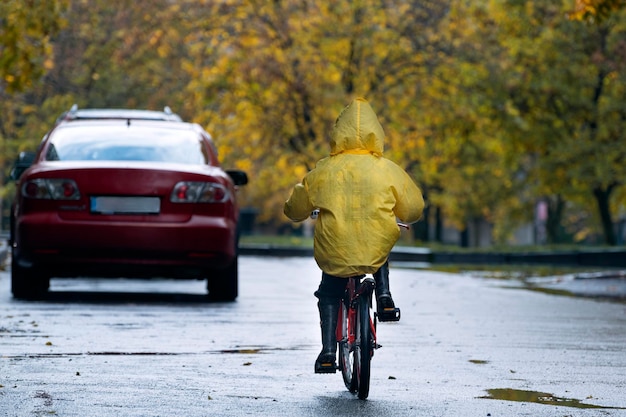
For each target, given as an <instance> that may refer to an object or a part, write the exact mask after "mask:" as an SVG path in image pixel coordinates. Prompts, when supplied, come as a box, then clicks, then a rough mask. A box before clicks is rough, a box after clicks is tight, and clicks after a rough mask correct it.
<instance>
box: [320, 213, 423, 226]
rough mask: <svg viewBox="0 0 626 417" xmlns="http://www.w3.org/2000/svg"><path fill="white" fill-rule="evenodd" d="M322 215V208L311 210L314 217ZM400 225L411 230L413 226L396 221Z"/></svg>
mask: <svg viewBox="0 0 626 417" xmlns="http://www.w3.org/2000/svg"><path fill="white" fill-rule="evenodd" d="M319 215H320V210H319V209H315V210H313V211H312V212H311V218H312V219H317V218H318V217H319ZM396 223H397V225H398V227H400V228H402V229H405V230H409V229H410V228H411V227H410V226H409V225H408V224H406V223H400V222H396Z"/></svg>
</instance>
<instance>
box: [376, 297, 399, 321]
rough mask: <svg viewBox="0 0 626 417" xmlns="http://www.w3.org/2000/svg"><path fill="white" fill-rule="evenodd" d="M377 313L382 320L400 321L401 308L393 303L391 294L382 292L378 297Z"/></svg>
mask: <svg viewBox="0 0 626 417" xmlns="http://www.w3.org/2000/svg"><path fill="white" fill-rule="evenodd" d="M376 314H377V315H378V320H380V321H400V309H399V308H397V307H396V306H395V304H394V303H393V299H392V298H391V294H381V295H380V296H378V297H377V298H376Z"/></svg>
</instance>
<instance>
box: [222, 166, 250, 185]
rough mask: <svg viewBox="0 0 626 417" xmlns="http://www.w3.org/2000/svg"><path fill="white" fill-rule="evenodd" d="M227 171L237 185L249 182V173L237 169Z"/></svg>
mask: <svg viewBox="0 0 626 417" xmlns="http://www.w3.org/2000/svg"><path fill="white" fill-rule="evenodd" d="M226 173H227V174H228V176H229V177H230V178H231V179H232V180H233V182H234V183H235V185H246V184H247V183H248V174H246V173H245V172H244V171H239V170H237V169H232V170H227V171H226Z"/></svg>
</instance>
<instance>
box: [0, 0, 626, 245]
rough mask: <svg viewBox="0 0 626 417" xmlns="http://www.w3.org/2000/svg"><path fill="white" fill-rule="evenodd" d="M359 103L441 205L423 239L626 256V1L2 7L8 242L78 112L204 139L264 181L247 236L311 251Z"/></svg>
mask: <svg viewBox="0 0 626 417" xmlns="http://www.w3.org/2000/svg"><path fill="white" fill-rule="evenodd" d="M357 96H361V97H365V98H367V99H368V100H369V101H370V103H371V105H372V107H373V108H374V110H375V111H376V112H377V113H378V115H379V118H380V121H381V123H382V125H383V128H384V129H385V133H386V144H385V146H386V148H385V156H386V157H388V158H389V159H391V160H393V161H394V162H396V163H398V164H400V165H401V166H402V167H404V168H405V169H406V170H407V172H409V173H410V174H411V176H412V177H413V178H414V179H415V181H416V183H417V184H418V185H419V186H420V188H421V189H422V190H423V193H424V196H425V198H426V200H427V210H426V212H425V214H424V218H423V220H422V221H420V222H419V223H417V224H416V225H415V226H414V227H413V228H412V230H411V232H410V233H408V234H405V236H404V237H403V239H405V241H406V242H407V243H409V244H416V245H437V244H441V245H456V246H462V247H494V246H502V245H504V246H527V245H539V246H549V245H594V246H617V245H624V240H625V239H626V187H625V181H626V133H625V132H626V2H624V1H623V0H605V1H601V0H562V1H561V0H556V1H555V0H493V1H487V0H484V1H466V0H435V1H424V0H419V1H418V0H354V1H350V2H328V1H326V0H276V1H271V2H269V1H265V0H248V1H246V0H239V1H237V0H132V1H131V0H127V1H126V0H45V1H43V0H41V1H40V0H3V1H2V2H1V3H0V180H1V181H0V198H1V205H2V223H1V225H0V226H1V228H2V229H3V230H7V229H8V227H9V207H10V204H11V201H12V200H13V195H14V193H15V184H14V183H13V182H10V181H8V176H9V172H10V170H11V166H12V164H13V162H14V160H15V158H16V157H17V155H18V153H19V152H20V151H24V150H35V149H36V147H37V145H38V143H39V142H40V140H41V138H42V137H43V135H44V134H45V133H46V131H48V130H49V129H50V128H51V127H52V126H53V125H54V122H55V120H56V118H57V117H58V116H59V115H60V114H61V113H62V112H64V111H67V110H69V109H70V107H71V106H72V105H73V104H74V103H77V104H78V106H79V107H80V108H87V107H91V108H138V109H144V108H147V109H153V110H161V109H163V108H164V107H165V106H169V107H171V108H172V110H173V111H174V112H176V113H178V114H179V115H181V117H182V118H183V119H184V120H186V121H192V122H196V123H199V124H200V125H202V127H204V128H205V129H206V130H208V131H209V132H210V133H211V134H212V135H213V138H214V140H215V143H216V145H217V147H218V150H219V153H220V157H221V159H222V161H223V166H224V167H225V168H238V169H243V170H245V171H246V172H247V173H248V175H249V177H250V184H249V185H248V186H247V187H244V188H242V189H241V190H240V196H239V197H240V204H241V206H242V223H241V224H242V229H243V233H244V234H245V235H247V236H286V237H290V236H303V237H306V236H309V235H310V230H311V224H310V223H308V222H305V223H304V224H295V225H294V224H292V223H291V222H289V221H288V219H287V218H285V217H284V215H283V214H282V207H283V202H284V201H285V200H286V199H287V198H288V196H289V193H290V191H291V188H292V187H293V185H294V184H296V183H297V182H299V181H300V180H301V179H302V177H303V176H304V175H305V174H306V172H307V171H308V170H310V169H312V168H313V167H314V166H315V163H316V162H317V161H318V160H319V159H320V158H323V157H325V156H327V155H328V152H329V144H328V143H329V133H330V130H331V128H332V124H333V122H334V120H335V118H336V117H337V115H338V113H339V112H340V111H341V109H342V108H343V107H344V106H345V105H346V104H348V103H349V101H350V100H351V99H353V98H354V97H357Z"/></svg>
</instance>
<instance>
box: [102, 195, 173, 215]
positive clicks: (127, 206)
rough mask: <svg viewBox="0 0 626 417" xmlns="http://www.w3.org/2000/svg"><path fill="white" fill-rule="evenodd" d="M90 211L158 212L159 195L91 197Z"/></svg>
mask: <svg viewBox="0 0 626 417" xmlns="http://www.w3.org/2000/svg"><path fill="white" fill-rule="evenodd" d="M90 205H91V212H92V213H98V214H159V212H160V210H161V200H160V199H159V197H108V196H107V197H91V199H90Z"/></svg>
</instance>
